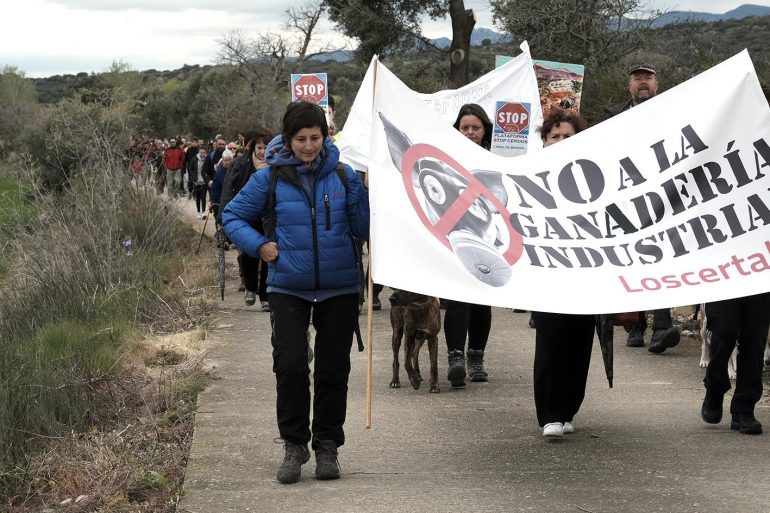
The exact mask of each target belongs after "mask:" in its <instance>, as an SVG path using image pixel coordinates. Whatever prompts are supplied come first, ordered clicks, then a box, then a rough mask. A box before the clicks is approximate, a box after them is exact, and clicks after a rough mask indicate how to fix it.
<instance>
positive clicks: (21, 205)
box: [0, 174, 34, 279]
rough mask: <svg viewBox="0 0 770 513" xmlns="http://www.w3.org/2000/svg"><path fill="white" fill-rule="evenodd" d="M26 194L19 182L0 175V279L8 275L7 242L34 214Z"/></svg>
mask: <svg viewBox="0 0 770 513" xmlns="http://www.w3.org/2000/svg"><path fill="white" fill-rule="evenodd" d="M28 193H29V190H28V188H27V187H24V186H23V185H22V183H21V182H19V181H18V180H15V179H13V178H10V177H5V176H2V174H0V279H2V278H3V277H4V276H5V275H6V274H7V273H8V261H9V259H10V258H11V254H10V245H9V241H10V240H12V239H14V238H15V233H16V232H17V231H18V230H19V229H21V228H22V227H24V226H25V225H26V224H27V223H28V222H29V220H30V219H31V218H32V216H33V214H34V209H33V207H32V205H31V204H30V203H29V202H28V201H26V197H27V194H28Z"/></svg>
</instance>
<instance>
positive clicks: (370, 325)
mask: <svg viewBox="0 0 770 513" xmlns="http://www.w3.org/2000/svg"><path fill="white" fill-rule="evenodd" d="M377 63H379V59H378V58H377V57H375V60H374V81H373V82H372V119H374V102H375V93H376V91H377ZM366 172H367V175H368V173H369V170H368V169H367V170H366ZM368 178H369V177H368V176H367V181H368ZM369 186H370V187H371V183H370V184H369ZM368 249H369V259H368V262H367V268H368V269H367V273H366V274H367V277H368V278H367V284H366V351H367V359H366V429H371V427H372V338H373V336H372V335H373V333H374V318H373V315H372V313H373V305H372V300H373V298H374V290H373V289H374V283H373V281H372V236H371V231H370V235H369V243H368Z"/></svg>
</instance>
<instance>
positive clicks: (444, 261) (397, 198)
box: [369, 51, 770, 313]
mask: <svg viewBox="0 0 770 513" xmlns="http://www.w3.org/2000/svg"><path fill="white" fill-rule="evenodd" d="M377 76H378V78H377V87H376V90H375V95H376V97H375V108H376V116H375V117H374V123H373V124H372V147H371V163H370V178H369V180H370V187H371V188H370V197H371V205H372V228H371V237H372V266H373V267H372V274H373V279H374V281H376V282H377V283H382V284H384V285H389V286H393V287H397V288H402V289H406V290H411V291H415V292H420V293H424V294H431V295H435V296H439V297H444V298H448V299H454V300H461V301H467V302H471V303H481V304H490V305H496V306H507V307H519V308H525V309H528V310H538V311H552V312H565V313H610V312H623V311H636V310H648V309H654V308H664V307H670V306H674V305H684V304H695V303H700V302H703V301H715V300H720V299H727V298H731V297H740V296H746V295H751V294H757V293H761V292H766V291H770V272H767V271H770V192H768V191H769V190H770V145H769V144H768V140H770V108H768V104H767V101H766V100H765V98H764V96H763V94H762V92H761V89H760V86H759V81H758V80H757V77H756V73H755V71H754V68H753V66H752V64H751V60H750V58H749V56H748V53H747V52H745V51H744V52H743V53H741V54H739V55H737V56H735V57H733V58H731V59H728V60H727V61H725V62H723V63H722V64H720V65H718V66H715V67H714V68H712V69H710V70H708V71H706V72H705V73H702V74H701V75H699V76H697V77H695V78H693V79H691V80H689V81H687V82H685V83H683V84H681V85H679V86H677V87H674V88H672V89H670V90H668V91H666V92H664V93H662V94H660V95H658V96H656V97H654V98H652V99H650V100H648V101H646V102H644V103H642V104H640V105H639V106H637V107H634V108H632V109H630V110H628V111H626V112H624V113H622V114H620V115H618V116H615V117H614V118H612V119H609V120H607V121H605V122H603V123H600V124H598V125H596V126H594V127H591V128H589V129H588V130H585V131H583V132H581V133H579V134H577V135H575V136H573V137H570V138H569V139H566V140H564V141H562V142H559V143H558V144H555V145H552V146H549V147H548V148H544V149H541V150H538V151H532V152H529V153H527V154H526V155H521V156H518V157H510V158H505V157H500V156H497V155H494V154H492V153H490V152H487V151H485V150H483V149H482V148H481V147H479V146H477V145H476V144H474V143H473V142H472V141H470V140H469V139H466V138H465V137H463V136H462V135H461V134H460V133H459V132H457V131H456V130H454V129H453V128H452V127H451V126H449V125H448V124H447V123H446V121H445V120H443V119H441V118H439V117H438V116H436V114H435V112H434V111H433V109H431V108H428V107H427V106H426V105H425V104H424V103H423V102H421V101H420V100H419V98H415V97H414V96H413V95H411V94H409V90H408V89H407V88H406V86H404V85H403V84H402V83H401V82H400V81H399V80H398V79H397V78H396V77H395V76H394V75H393V74H392V73H391V72H390V71H389V70H388V69H387V68H385V67H384V66H382V65H381V64H380V65H379V67H378V75H377Z"/></svg>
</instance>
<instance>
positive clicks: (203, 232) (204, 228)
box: [195, 216, 209, 255]
mask: <svg viewBox="0 0 770 513" xmlns="http://www.w3.org/2000/svg"><path fill="white" fill-rule="evenodd" d="M207 224H209V216H206V220H205V221H204V222H203V230H201V238H200V239H198V248H197V249H196V250H195V254H196V255H197V254H198V252H199V251H200V250H201V242H203V236H204V235H205V234H206V225H207Z"/></svg>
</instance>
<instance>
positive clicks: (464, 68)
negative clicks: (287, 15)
mask: <svg viewBox="0 0 770 513" xmlns="http://www.w3.org/2000/svg"><path fill="white" fill-rule="evenodd" d="M324 3H325V4H326V5H328V6H329V8H330V11H329V15H330V18H331V20H332V21H333V22H334V23H336V24H337V26H338V27H339V28H340V30H342V31H343V32H344V33H345V34H346V35H348V36H350V37H353V38H356V39H358V41H359V43H360V46H359V48H358V53H359V57H360V58H361V59H362V60H364V61H366V62H368V60H369V59H370V58H371V56H372V55H373V54H378V55H380V56H381V57H383V56H387V55H388V54H390V53H395V52H397V51H400V50H401V49H403V48H409V47H412V46H414V44H415V42H417V43H419V45H420V46H421V47H422V48H427V49H433V50H437V51H439V52H441V53H442V54H443V56H444V57H446V56H447V54H448V55H449V76H450V80H451V83H452V86H454V87H461V86H463V85H465V84H467V83H468V81H469V77H470V50H471V33H472V32H473V27H474V26H475V25H476V16H475V14H474V13H473V10H472V9H466V8H465V2H464V0H438V1H436V0H392V1H390V2H383V1H381V0H324ZM447 14H449V17H450V19H451V20H452V44H451V45H450V47H449V51H448V52H447V51H446V50H443V49H440V48H438V47H436V45H435V44H434V43H433V42H432V41H431V40H429V39H428V38H426V37H425V36H423V34H422V28H421V24H422V18H423V16H428V17H430V18H431V19H433V20H436V19H440V18H444V17H446V15H447Z"/></svg>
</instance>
